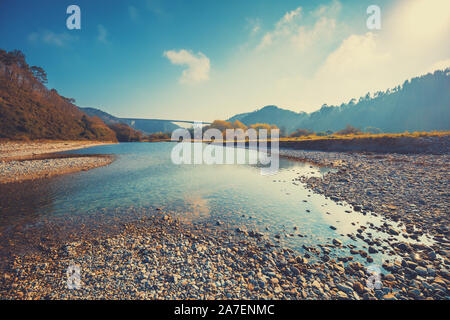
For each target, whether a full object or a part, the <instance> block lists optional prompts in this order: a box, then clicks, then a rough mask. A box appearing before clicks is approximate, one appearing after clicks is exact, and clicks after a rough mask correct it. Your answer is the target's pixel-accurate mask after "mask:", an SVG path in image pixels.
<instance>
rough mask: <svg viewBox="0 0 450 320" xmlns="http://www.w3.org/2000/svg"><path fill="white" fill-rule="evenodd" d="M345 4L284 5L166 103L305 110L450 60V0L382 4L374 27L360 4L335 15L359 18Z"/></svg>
mask: <svg viewBox="0 0 450 320" xmlns="http://www.w3.org/2000/svg"><path fill="white" fill-rule="evenodd" d="M347 6H348V5H347V4H346V5H345V6H342V5H341V4H340V3H339V2H338V1H331V2H330V3H329V4H328V5H326V6H324V5H322V6H319V7H316V8H314V9H313V10H312V11H308V12H307V11H304V9H302V8H300V7H299V8H296V9H294V10H289V11H287V12H286V13H285V14H283V15H281V16H280V17H279V19H278V22H277V23H276V24H274V25H273V27H272V29H271V30H268V32H265V33H262V32H259V33H257V34H255V35H251V34H250V35H249V40H248V42H247V43H245V44H244V45H241V46H239V47H238V48H237V49H236V51H235V52H234V54H233V55H232V56H231V57H230V58H229V59H228V60H227V61H225V62H223V63H222V64H218V65H217V66H215V68H214V78H213V79H211V81H209V82H208V83H207V84H205V85H204V86H202V87H198V88H196V89H192V88H180V90H179V91H178V92H177V94H176V95H175V94H173V91H170V92H168V93H167V96H166V97H165V99H167V100H166V103H167V105H168V107H169V106H171V107H173V108H174V109H176V106H177V105H179V104H180V101H183V105H185V106H188V107H192V108H194V107H195V108H198V110H201V112H199V117H201V118H203V119H209V120H212V119H217V118H226V117H227V116H231V115H233V114H236V113H240V112H248V111H251V110H254V109H256V108H258V107H262V106H264V105H268V104H275V105H278V106H280V107H284V108H289V109H291V110H294V111H307V112H311V111H314V110H316V109H318V108H319V107H320V106H321V105H322V104H323V103H327V104H334V105H339V104H341V103H342V102H348V101H349V100H350V99H351V98H358V97H359V96H363V95H365V94H366V93H367V92H374V91H378V90H385V89H387V88H392V87H394V86H396V85H399V84H402V83H403V82H404V81H405V80H406V79H409V78H411V77H414V76H418V75H421V74H425V73H427V72H429V71H433V70H434V69H442V68H445V67H446V65H447V66H450V64H449V62H450V46H449V45H448V34H449V30H450V1H448V0H406V1H404V0H403V1H399V2H396V3H395V4H389V5H387V4H386V5H385V6H383V7H381V10H382V11H381V12H382V29H381V30H379V31H370V30H367V28H366V26H365V18H366V12H365V10H361V15H362V16H361V19H360V21H356V20H355V19H353V20H348V19H345V20H344V19H341V18H340V16H342V17H345V18H348V17H349V16H352V17H353V18H355V17H357V16H353V15H351V14H355V12H354V11H353V9H352V8H349V7H347ZM435 20H436V21H435ZM359 22H360V25H359V26H358V23H359ZM261 23H263V21H261ZM197 58H198V56H197ZM190 69H191V68H190V67H188V70H190ZM188 70H186V71H188ZM208 70H209V68H208ZM183 77H187V75H185V74H183ZM183 77H182V78H183ZM183 79H184V78H183ZM180 81H181V79H180ZM183 81H186V80H183ZM230 93H232V94H230ZM211 101H214V108H211V107H210V106H211ZM190 110H192V109H190ZM190 112H191V111H190ZM187 116H189V115H187Z"/></svg>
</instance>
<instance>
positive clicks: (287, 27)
mask: <svg viewBox="0 0 450 320" xmlns="http://www.w3.org/2000/svg"><path fill="white" fill-rule="evenodd" d="M301 11H302V8H301V7H298V8H297V9H295V10H292V11H288V12H286V14H285V15H284V16H283V17H282V18H281V19H280V20H279V21H278V22H277V23H276V24H275V28H274V30H272V31H270V32H267V33H266V34H265V35H264V36H263V38H262V40H261V42H260V43H259V46H258V49H263V48H266V47H268V46H270V45H272V44H273V43H275V42H278V41H280V40H282V39H283V38H285V37H288V36H290V35H292V34H293V32H294V31H295V29H297V28H298V24H297V23H296V20H298V19H300V18H301Z"/></svg>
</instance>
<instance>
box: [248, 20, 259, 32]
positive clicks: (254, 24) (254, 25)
mask: <svg viewBox="0 0 450 320" xmlns="http://www.w3.org/2000/svg"><path fill="white" fill-rule="evenodd" d="M247 29H249V30H250V35H252V36H254V35H256V34H257V33H258V32H259V31H260V30H261V20H260V19H252V18H247Z"/></svg>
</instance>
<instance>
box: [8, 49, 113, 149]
mask: <svg viewBox="0 0 450 320" xmlns="http://www.w3.org/2000/svg"><path fill="white" fill-rule="evenodd" d="M46 82H47V75H46V73H45V71H44V70H43V69H42V68H40V67H36V66H29V65H28V64H27V63H26V61H25V56H24V54H23V53H22V52H20V51H18V50H15V51H11V52H6V51H4V50H1V49H0V138H5V139H13V140H22V139H31V140H33V139H58V140H99V141H117V138H116V135H115V133H114V131H113V130H111V129H110V128H109V127H108V126H107V125H106V124H105V123H104V122H103V121H102V120H101V119H100V118H98V117H89V116H87V115H86V114H85V113H83V112H82V111H80V110H79V109H78V107H77V106H75V105H74V102H75V100H73V99H69V98H66V97H63V96H61V95H60V94H58V92H57V91H56V90H55V89H51V90H49V89H47V87H46V86H45V83H46Z"/></svg>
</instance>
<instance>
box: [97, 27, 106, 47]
mask: <svg viewBox="0 0 450 320" xmlns="http://www.w3.org/2000/svg"><path fill="white" fill-rule="evenodd" d="M97 31H98V34H97V40H98V41H99V42H101V43H105V44H107V43H109V41H108V30H107V29H106V28H105V26H104V25H101V24H99V25H98V26H97Z"/></svg>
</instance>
